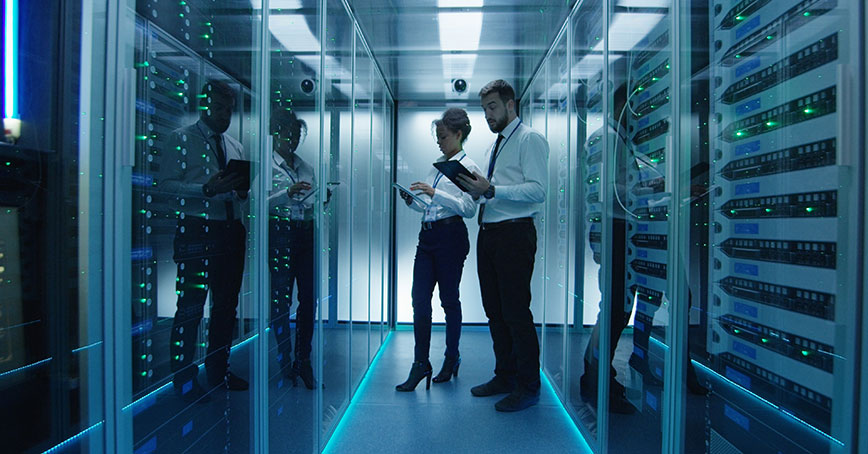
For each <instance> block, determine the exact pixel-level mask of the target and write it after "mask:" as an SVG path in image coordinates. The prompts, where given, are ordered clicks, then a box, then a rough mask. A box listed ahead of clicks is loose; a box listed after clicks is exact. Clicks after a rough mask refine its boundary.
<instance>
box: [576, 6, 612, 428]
mask: <svg viewBox="0 0 868 454" xmlns="http://www.w3.org/2000/svg"><path fill="white" fill-rule="evenodd" d="M602 7H603V5H602V3H601V2H600V1H591V2H588V1H586V2H583V3H582V5H581V6H580V7H579V9H578V10H576V11H575V13H574V14H573V17H572V27H573V33H572V38H573V56H572V60H573V67H572V68H571V77H572V79H573V85H574V87H575V88H574V90H575V92H574V93H573V98H574V103H575V111H574V112H575V113H574V115H575V121H574V122H572V124H574V125H575V129H574V130H572V132H571V135H572V141H573V142H572V143H574V144H575V145H574V146H575V154H574V159H576V160H577V161H578V162H579V164H578V166H577V167H578V169H577V171H578V180H579V183H578V187H577V190H578V191H579V192H578V193H577V196H578V197H577V200H576V201H575V202H574V203H573V204H572V205H571V207H572V209H574V210H577V213H576V216H575V217H576V218H577V219H580V221H579V224H578V225H576V235H577V237H576V238H577V239H576V253H575V265H574V266H575V280H576V283H577V288H576V293H577V294H578V298H577V299H576V300H575V308H574V310H573V316H572V317H571V318H570V323H571V324H572V326H571V328H570V336H569V345H568V350H569V352H570V354H569V361H570V366H569V370H570V385H569V386H570V392H569V397H570V404H571V405H572V406H573V409H574V410H575V412H576V414H577V416H578V418H579V420H580V421H581V422H582V423H583V424H584V425H585V428H586V429H587V433H588V434H590V436H591V437H596V436H597V415H596V412H595V411H594V410H593V407H591V406H586V405H585V401H591V402H593V399H595V396H596V394H597V391H596V380H597V378H596V377H597V373H596V369H595V368H591V367H590V366H591V364H592V362H596V358H598V356H599V352H598V347H597V340H596V338H597V337H598V336H599V328H598V327H597V326H596V322H597V314H598V312H599V307H600V302H601V299H602V294H601V288H600V285H601V282H600V279H599V277H600V273H601V271H600V260H601V250H602V249H601V244H602V213H603V205H602V192H601V188H600V175H601V172H602V158H603V154H604V153H603V152H602V151H603V148H602V147H603V144H602V140H601V139H602V133H601V130H600V128H601V127H602V126H603V97H602V94H603V92H604V86H603V84H602V83H601V81H602V77H603V74H602V72H603V55H602V50H603V40H604V38H605V37H604V36H603V28H602V21H600V20H599V19H597V18H599V17H600V15H601V14H602ZM591 326H593V331H592V330H591ZM592 333H593V334H594V339H595V340H594V342H589V340H590V339H591V334H592Z"/></svg>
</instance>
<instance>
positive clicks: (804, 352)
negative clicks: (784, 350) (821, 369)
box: [802, 350, 811, 356]
mask: <svg viewBox="0 0 868 454" xmlns="http://www.w3.org/2000/svg"><path fill="white" fill-rule="evenodd" d="M810 354H811V352H809V351H807V350H802V356H808V355H810Z"/></svg>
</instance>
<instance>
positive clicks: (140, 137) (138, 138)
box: [136, 136, 148, 140]
mask: <svg viewBox="0 0 868 454" xmlns="http://www.w3.org/2000/svg"><path fill="white" fill-rule="evenodd" d="M136 140H148V136H136Z"/></svg>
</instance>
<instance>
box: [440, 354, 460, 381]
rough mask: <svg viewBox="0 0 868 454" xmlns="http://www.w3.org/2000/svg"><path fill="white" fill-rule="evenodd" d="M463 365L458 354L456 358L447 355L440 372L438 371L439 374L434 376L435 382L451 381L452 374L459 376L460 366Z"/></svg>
mask: <svg viewBox="0 0 868 454" xmlns="http://www.w3.org/2000/svg"><path fill="white" fill-rule="evenodd" d="M460 365H461V357H459V356H456V357H454V358H450V357H448V356H447V357H446V359H445V360H443V367H441V368H440V372H438V373H437V376H436V377H434V383H443V382H447V381H449V380H450V379H451V378H452V376H453V375H454V376H456V377H457V376H458V366H460Z"/></svg>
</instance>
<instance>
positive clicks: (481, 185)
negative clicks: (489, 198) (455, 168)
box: [458, 172, 491, 199]
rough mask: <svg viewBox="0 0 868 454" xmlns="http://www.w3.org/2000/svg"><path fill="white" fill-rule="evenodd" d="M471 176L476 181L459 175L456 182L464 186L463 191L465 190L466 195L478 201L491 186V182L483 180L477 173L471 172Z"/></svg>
mask: <svg viewBox="0 0 868 454" xmlns="http://www.w3.org/2000/svg"><path fill="white" fill-rule="evenodd" d="M473 176H475V177H476V179H473V178H470V177H468V176H467V175H463V174H459V175H458V181H460V182H461V186H464V189H467V193H468V194H470V196H471V197H473V198H474V199H478V198H479V196H481V195H482V193H483V192H485V191H487V190H488V187H489V186H491V182H489V181H488V180H487V179H485V177H484V176H482V175H480V174H479V173H478V172H473Z"/></svg>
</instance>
